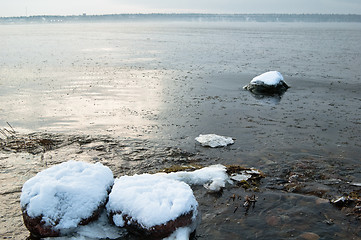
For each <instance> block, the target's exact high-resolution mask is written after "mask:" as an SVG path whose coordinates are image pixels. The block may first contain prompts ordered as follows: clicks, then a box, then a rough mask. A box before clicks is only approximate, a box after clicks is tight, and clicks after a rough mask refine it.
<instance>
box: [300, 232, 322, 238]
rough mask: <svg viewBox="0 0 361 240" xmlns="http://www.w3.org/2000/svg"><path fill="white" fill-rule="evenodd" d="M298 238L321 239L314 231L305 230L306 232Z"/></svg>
mask: <svg viewBox="0 0 361 240" xmlns="http://www.w3.org/2000/svg"><path fill="white" fill-rule="evenodd" d="M298 239H300V240H301V239H302V240H303V239H305V240H318V239H320V236H319V235H318V234H316V233H313V232H305V233H302V234H301V235H300V236H299V238H298Z"/></svg>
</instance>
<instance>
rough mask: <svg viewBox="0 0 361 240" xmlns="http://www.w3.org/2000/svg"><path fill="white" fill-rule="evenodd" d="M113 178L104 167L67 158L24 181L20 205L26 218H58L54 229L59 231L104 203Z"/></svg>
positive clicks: (52, 221)
mask: <svg viewBox="0 0 361 240" xmlns="http://www.w3.org/2000/svg"><path fill="white" fill-rule="evenodd" d="M113 181H114V177H113V173H112V171H111V170H110V169H109V168H108V167H105V166H103V165H102V164H100V163H96V164H90V163H85V162H77V161H72V160H71V161H68V162H64V163H61V164H59V165H55V166H53V167H50V168H48V169H46V170H44V171H42V172H39V173H38V174H37V175H36V176H34V177H32V178H31V179H29V180H28V181H26V182H25V184H24V185H23V188H22V193H21V197H20V204H21V207H22V208H23V209H24V208H26V211H27V214H28V215H29V216H30V217H33V218H35V217H38V216H42V220H43V221H45V223H46V224H50V225H55V223H56V222H57V221H58V220H59V222H58V223H57V224H56V226H55V227H54V229H57V230H62V231H63V230H67V229H70V228H75V227H77V226H78V224H79V223H80V221H81V220H82V219H86V218H89V217H90V216H91V215H92V214H93V212H94V211H95V210H97V209H98V207H99V205H100V204H102V203H105V201H106V199H107V196H108V193H107V190H109V189H110V187H111V186H112V185H113Z"/></svg>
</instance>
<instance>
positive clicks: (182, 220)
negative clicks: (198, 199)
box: [109, 211, 193, 239]
mask: <svg viewBox="0 0 361 240" xmlns="http://www.w3.org/2000/svg"><path fill="white" fill-rule="evenodd" d="M115 214H121V212H117V213H114V212H111V213H110V215H109V217H110V221H111V222H112V223H113V224H114V222H113V216H114V215H115ZM122 216H123V220H124V223H125V224H124V227H125V228H126V229H127V230H128V231H130V232H131V233H133V234H135V235H138V236H140V237H142V239H162V238H165V237H168V236H170V235H171V234H172V233H173V232H174V231H175V230H176V229H178V228H181V227H185V226H189V225H191V224H192V222H193V211H191V212H189V213H186V214H183V215H181V216H179V217H178V218H176V219H175V220H170V221H168V222H166V223H164V224H160V225H155V226H152V227H151V228H146V227H143V226H142V224H140V223H138V222H137V221H136V220H134V219H132V218H131V217H130V216H128V215H122Z"/></svg>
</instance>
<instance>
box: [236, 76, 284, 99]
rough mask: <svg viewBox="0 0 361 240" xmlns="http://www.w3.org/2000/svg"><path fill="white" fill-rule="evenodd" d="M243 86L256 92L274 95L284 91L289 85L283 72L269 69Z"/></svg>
mask: <svg viewBox="0 0 361 240" xmlns="http://www.w3.org/2000/svg"><path fill="white" fill-rule="evenodd" d="M243 88H244V89H246V90H249V91H250V92H252V93H254V94H266V95H272V94H282V93H284V92H285V91H286V90H287V89H288V88H289V86H288V85H287V84H286V82H285V81H284V79H283V76H282V74H281V73H279V72H277V71H269V72H265V73H263V74H261V75H259V76H256V77H254V78H253V79H252V80H251V82H250V83H249V84H248V85H246V86H244V87H243Z"/></svg>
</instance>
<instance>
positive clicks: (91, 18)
mask: <svg viewBox="0 0 361 240" xmlns="http://www.w3.org/2000/svg"><path fill="white" fill-rule="evenodd" d="M107 21H132V22H142V21H185V22H202V21H204V22H356V23H358V22H361V15H358V14H201V13H179V14H174V13H169V14H168V13H149V14H106V15H86V14H85V13H84V14H82V15H68V16H61V15H36V16H19V17H0V23H56V22H107Z"/></svg>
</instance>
